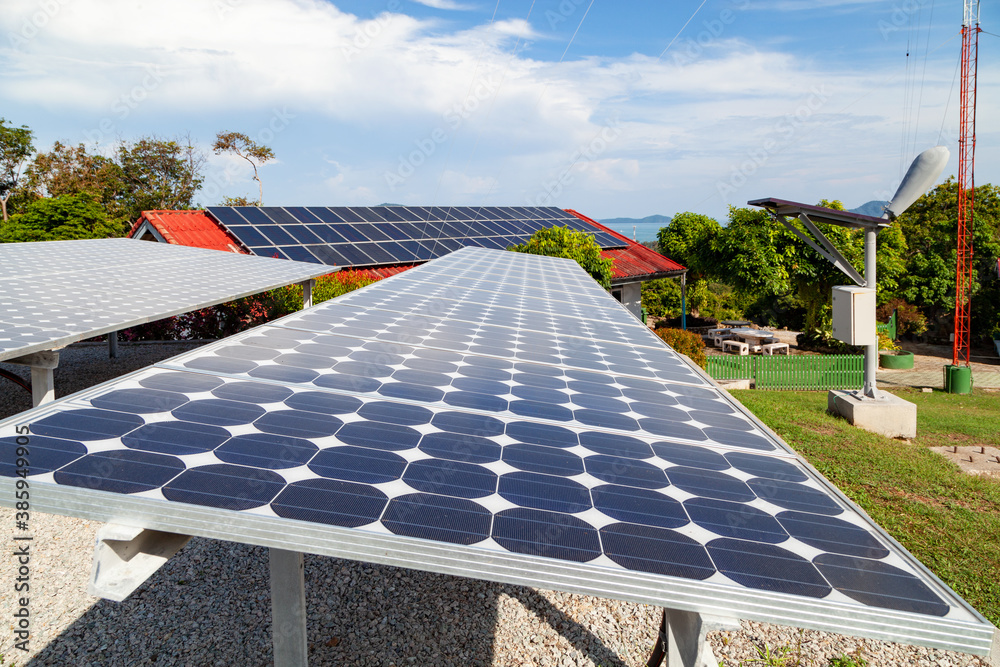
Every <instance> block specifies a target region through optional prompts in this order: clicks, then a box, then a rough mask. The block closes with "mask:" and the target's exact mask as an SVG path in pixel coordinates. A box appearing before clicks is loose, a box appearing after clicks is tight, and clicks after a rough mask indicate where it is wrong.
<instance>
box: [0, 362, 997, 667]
mask: <svg viewBox="0 0 1000 667" xmlns="http://www.w3.org/2000/svg"><path fill="white" fill-rule="evenodd" d="M190 348H191V345H190V344H169V345H124V344H122V345H120V347H119V354H120V356H119V359H118V360H116V361H109V360H108V358H107V351H106V348H105V347H103V346H79V345H78V346H73V347H70V348H68V349H67V350H65V351H64V352H63V354H62V356H61V363H60V368H59V369H57V371H56V390H57V393H58V395H60V396H62V395H66V394H68V393H71V392H72V391H77V390H79V389H82V388H85V387H87V386H90V385H93V384H96V383H98V382H103V381H105V380H108V379H111V378H112V377H115V376H117V375H120V374H122V373H125V372H128V371H131V370H135V369H137V368H141V367H142V366H145V365H147V364H150V363H153V362H154V361H156V360H158V359H163V358H166V357H169V356H173V355H175V354H178V353H180V352H182V351H184V350H187V349H190ZM3 367H4V368H6V369H15V368H18V367H14V366H9V365H3ZM0 382H2V383H3V384H0V392H2V393H0V417H6V416H9V415H11V414H16V413H17V412H19V411H21V410H24V409H27V407H29V404H30V398H28V397H27V394H26V393H25V392H23V391H22V390H20V389H18V388H17V387H15V386H14V385H12V384H11V383H9V382H6V381H2V380H0ZM22 394H23V395H22ZM12 522H13V510H9V509H7V508H0V524H2V525H4V526H9V525H11V524H12ZM31 522H32V523H31V527H32V534H33V536H34V538H35V540H34V542H33V543H32V549H33V557H32V561H31V567H32V574H31V577H32V579H31V586H32V590H31V607H30V608H31V613H32V638H31V641H30V649H31V650H30V651H29V652H28V653H23V652H21V651H19V650H17V649H15V648H13V635H12V628H13V625H12V623H11V622H10V621H9V620H7V619H11V618H12V616H11V615H12V613H13V610H14V605H13V603H14V601H13V596H12V595H10V594H8V593H7V592H6V591H8V590H9V589H8V586H9V585H10V584H9V583H0V586H2V587H3V590H4V591H5V593H4V595H3V596H2V597H0V617H2V618H3V619H5V620H4V622H3V624H2V627H0V665H2V666H3V667H11V666H23V665H79V666H81V667H83V666H87V665H94V666H98V665H99V666H105V665H185V666H186V665H192V666H201V665H226V666H228V665H246V666H252V665H268V664H270V663H271V660H272V654H271V628H270V589H269V582H268V567H267V550H266V549H264V548H261V547H253V546H247V545H242V544H235V543H231V542H223V541H218V540H205V539H193V540H191V542H190V543H189V544H188V545H187V546H186V547H185V548H184V549H183V550H182V551H181V552H180V553H178V554H177V555H176V556H175V557H174V558H172V559H171V560H170V561H169V562H168V563H167V564H166V565H164V567H163V568H161V569H160V570H159V571H158V572H157V573H156V574H154V575H153V576H152V577H150V579H148V580H147V581H146V582H145V583H144V584H143V585H142V586H141V587H140V588H139V589H138V590H137V591H136V592H134V593H133V594H132V595H131V596H130V597H129V598H128V599H127V600H125V601H124V602H119V603H115V602H109V601H107V600H101V599H98V598H95V597H91V596H89V595H87V593H86V589H87V580H88V578H89V575H90V558H91V553H92V548H93V541H94V535H95V533H96V531H97V529H98V527H99V526H100V524H98V523H96V522H92V521H83V520H80V519H74V518H69V517H61V516H55V515H43V514H37V515H34V516H33V517H32V519H31ZM0 562H2V565H0V582H12V581H13V580H14V577H15V574H14V570H15V567H14V565H15V564H14V561H13V559H10V558H3V559H2V560H0ZM305 576H306V594H307V596H308V600H307V605H308V614H309V645H310V664H311V665H314V666H320V665H379V666H388V665H398V666H404V665H432V666H435V667H436V666H438V665H462V666H478V665H483V666H485V665H494V666H498V667H500V666H502V667H514V666H521V665H543V666H544V665H551V666H553V667H564V666H569V665H601V666H603V667H622V666H625V665H629V666H631V665H644V664H645V661H646V658H647V656H648V653H649V649H650V648H651V647H652V644H653V640H654V637H655V634H656V630H657V629H658V627H659V610H658V609H656V608H653V607H649V606H645V605H636V604H630V603H624V602H615V601H610V600H604V599H600V598H593V597H587V596H582V595H571V594H567V593H558V592H553V591H545V590H537V589H532V588H526V587H520V586H509V585H503V584H493V583H488V582H482V581H476V580H471V579H463V578H460V577H451V576H444V575H436V574H428V573H424V572H417V571H413V570H407V569H402V568H394V567H385V566H378V565H370V564H366V563H357V562H352V561H345V560H340V559H336V558H328V557H321V556H310V555H307V556H306V557H305ZM710 639H711V642H712V647H713V649H714V650H715V654H716V656H717V657H718V658H719V660H720V663H721V664H724V665H726V667H736V666H737V665H748V664H766V663H761V662H759V658H760V654H759V652H758V650H759V649H760V648H762V647H764V645H765V644H766V645H767V646H769V647H770V648H771V649H772V650H774V649H777V650H778V651H779V653H780V652H781V650H782V647H787V649H788V653H787V654H786V656H785V657H786V658H787V660H786V661H785V662H783V663H781V662H776V663H773V664H784V665H786V666H787V667H792V666H793V665H798V666H806V665H808V666H816V667H827V665H828V664H829V660H830V659H831V658H833V657H837V656H840V655H841V654H847V655H854V656H858V657H863V658H864V659H865V660H867V661H868V664H869V665H870V666H871V667H881V666H887V667H888V666H894V665H919V666H921V667H958V666H959V665H963V666H964V665H972V666H982V665H988V663H987V662H985V661H982V660H980V659H978V658H975V657H972V656H967V655H962V654H958V653H951V652H945V651H937V650H930V649H924V648H918V647H912V646H905V645H901V644H892V643H886V642H877V641H871V640H863V639H857V638H852V637H845V636H841V635H834V634H829V633H822V632H813V631H799V630H795V629H792V628H787V627H782V626H773V625H767V624H762V623H752V622H746V621H744V622H743V623H742V629H741V630H740V631H738V632H726V633H712V634H711V635H710Z"/></svg>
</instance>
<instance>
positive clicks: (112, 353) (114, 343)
mask: <svg viewBox="0 0 1000 667" xmlns="http://www.w3.org/2000/svg"><path fill="white" fill-rule="evenodd" d="M108 357H109V358H111V359H117V358H118V332H117V331H109V332H108Z"/></svg>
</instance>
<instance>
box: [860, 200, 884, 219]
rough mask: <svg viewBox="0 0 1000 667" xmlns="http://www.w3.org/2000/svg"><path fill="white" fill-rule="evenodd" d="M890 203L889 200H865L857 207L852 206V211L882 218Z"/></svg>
mask: <svg viewBox="0 0 1000 667" xmlns="http://www.w3.org/2000/svg"><path fill="white" fill-rule="evenodd" d="M888 203H889V202H887V201H879V200H877V199H873V200H871V201H869V202H865V203H864V204H862V205H861V206H859V207H857V208H852V209H851V213H859V214H861V215H870V216H872V217H873V218H881V217H882V212H883V210H884V209H885V207H886V205H887V204H888Z"/></svg>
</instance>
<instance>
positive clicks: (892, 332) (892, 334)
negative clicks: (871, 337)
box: [875, 310, 896, 340]
mask: <svg viewBox="0 0 1000 667" xmlns="http://www.w3.org/2000/svg"><path fill="white" fill-rule="evenodd" d="M875 331H877V332H878V333H884V334H885V335H886V336H888V337H889V340H896V311H895V310H894V311H892V317H890V318H889V321H888V322H876V323H875Z"/></svg>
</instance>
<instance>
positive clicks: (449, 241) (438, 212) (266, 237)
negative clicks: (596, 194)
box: [208, 206, 625, 267]
mask: <svg viewBox="0 0 1000 667" xmlns="http://www.w3.org/2000/svg"><path fill="white" fill-rule="evenodd" d="M245 208H253V209H254V211H252V212H251V211H247V212H245V213H244V214H241V213H240V212H241V211H244V209H245ZM208 213H209V215H211V216H212V217H214V218H215V219H216V220H218V221H219V222H221V223H222V224H224V225H225V227H226V229H227V230H228V231H229V232H230V233H231V234H233V235H234V236H236V237H237V238H238V239H239V240H240V242H241V243H243V244H244V245H245V246H246V247H248V248H250V249H252V250H253V252H255V253H257V254H262V255H267V256H272V255H273V253H271V252H268V250H267V246H268V245H273V246H275V247H280V248H281V253H282V254H283V255H287V256H292V255H298V256H305V255H304V254H303V253H301V252H298V253H291V252H289V251H288V249H287V248H288V246H290V245H292V244H299V245H310V246H312V245H315V244H316V243H320V242H322V243H326V244H330V245H331V246H332V248H331V250H333V252H332V253H329V254H327V255H326V256H327V257H328V258H330V259H332V258H334V257H339V258H341V260H342V262H346V264H343V263H342V264H339V265H341V266H344V265H349V266H358V267H363V266H375V265H380V264H407V263H412V262H421V261H425V260H428V259H433V258H434V257H440V256H442V255H445V254H447V253H449V252H452V251H454V250H457V249H458V248H461V247H464V246H471V247H482V248H489V249H494V248H495V249H505V248H507V247H509V246H511V245H516V244H519V243H524V242H525V241H526V240H527V239H528V237H530V236H531V235H532V234H533V233H534V232H535V231H537V230H539V229H541V228H543V227H548V226H551V225H553V224H560V225H569V226H570V227H572V228H573V229H576V230H580V231H584V232H587V233H591V234H593V235H594V238H595V240H596V241H597V243H598V245H600V246H601V247H602V248H617V247H624V245H625V244H624V243H623V242H622V241H621V240H619V239H616V238H615V237H613V236H611V235H610V234H607V233H606V232H601V231H599V230H598V229H597V228H595V227H593V226H592V225H591V224H590V223H587V222H585V221H583V220H581V219H579V218H577V217H576V216H575V215H572V214H570V213H567V212H565V211H563V210H561V209H558V208H555V207H524V206H507V207H503V206H499V207H492V206H490V207H483V206H480V207H463V206H453V207H440V206H435V207H424V206H408V207H404V206H376V207H331V208H316V207H285V208H277V207H264V208H261V209H257V207H238V208H227V207H210V208H209V209H208ZM244 218H248V219H249V221H248V220H246V219H244ZM317 221H322V222H324V223H327V224H326V226H322V225H317V224H316V223H317ZM386 221H389V222H386ZM276 223H280V225H281V226H280V227H279V226H278V225H277V224H276ZM299 229H302V230H303V231H301V232H300V231H299ZM314 235H315V236H316V237H318V238H319V239H320V241H317V240H316V238H314ZM407 241H409V242H412V241H425V243H424V244H423V247H424V248H425V249H424V250H421V251H419V252H418V251H417V250H416V249H414V248H412V247H411V246H404V247H405V248H406V251H400V249H399V247H398V246H395V245H392V243H394V242H407ZM367 242H372V243H374V244H375V245H369V246H366V247H365V248H362V249H361V254H358V253H356V252H352V251H350V250H346V249H345V248H344V247H341V246H342V245H343V246H347V245H351V244H361V243H367ZM310 252H311V255H312V256H318V255H319V254H320V253H317V252H315V250H311V251H310ZM324 261H327V260H324Z"/></svg>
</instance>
